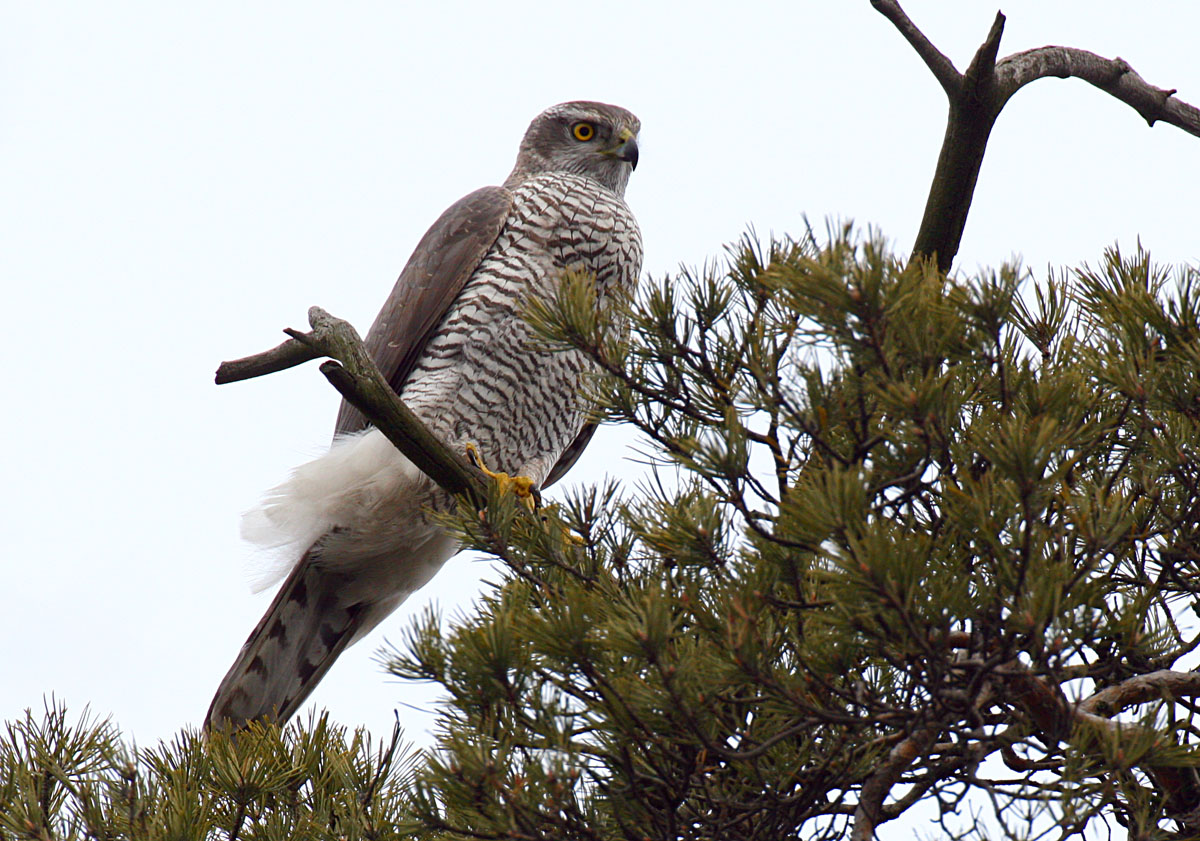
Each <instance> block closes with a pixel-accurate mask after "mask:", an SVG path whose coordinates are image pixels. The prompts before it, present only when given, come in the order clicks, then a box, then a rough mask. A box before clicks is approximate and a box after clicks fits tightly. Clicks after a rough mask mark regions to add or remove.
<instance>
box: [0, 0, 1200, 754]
mask: <svg viewBox="0 0 1200 841" xmlns="http://www.w3.org/2000/svg"><path fill="white" fill-rule="evenodd" d="M904 5H905V8H906V10H907V11H908V12H909V14H910V15H911V16H912V17H913V19H914V20H915V21H916V22H917V24H918V25H919V26H921V27H922V28H923V29H924V31H925V33H926V34H927V35H928V36H929V37H930V38H931V39H932V40H933V41H934V43H935V44H937V45H938V46H939V47H940V48H941V49H942V50H943V51H944V52H946V53H947V54H948V55H949V56H950V58H951V59H952V60H953V61H954V62H955V63H956V64H957V65H958V67H959V68H960V69H963V68H964V67H965V66H966V63H967V62H968V61H969V59H970V56H971V55H972V54H973V53H974V50H975V49H976V47H977V46H978V44H979V42H980V41H981V40H982V38H983V37H984V35H985V34H986V32H987V29H988V27H989V25H990V24H991V20H992V16H993V15H994V13H995V11H996V6H995V4H994V3H993V2H976V0H957V2H949V0H923V1H922V0H908V2H906V3H905V4H904ZM3 10H4V11H3V16H2V19H0V161H2V163H0V278H2V282H3V289H4V293H5V295H4V299H5V303H6V306H7V310H8V314H7V317H6V318H5V319H4V323H5V334H6V341H5V345H6V347H7V349H8V352H7V355H8V358H7V360H6V364H5V376H4V379H3V387H4V394H5V397H4V405H5V407H6V410H5V411H4V412H3V414H2V415H0V424H2V425H3V428H2V430H0V433H2V435H3V439H4V441H5V447H4V451H3V456H2V457H0V458H2V461H0V480H2V481H0V529H2V531H3V541H2V545H3V548H2V549H0V571H2V574H3V577H2V579H0V581H2V584H0V586H2V587H3V592H4V594H5V598H4V604H3V607H2V608H0V638H2V639H3V640H4V651H5V668H4V669H3V678H2V679H0V719H8V718H11V717H13V716H16V715H18V714H20V712H21V711H22V710H23V709H24V708H26V707H30V706H32V707H34V708H39V707H40V706H41V704H42V697H43V695H48V694H49V693H54V694H56V695H57V697H58V698H60V699H63V700H65V701H66V702H67V704H68V705H69V707H70V708H72V709H74V710H76V711H78V710H80V709H81V708H82V707H83V706H84V705H85V704H90V705H91V708H92V710H93V711H94V712H96V713H99V714H102V715H111V716H112V717H113V718H114V720H115V721H116V722H118V723H119V724H120V725H121V726H122V727H124V728H125V730H126V731H127V733H128V734H129V735H130V736H135V737H136V738H137V740H138V742H139V743H140V744H147V743H150V742H152V741H153V740H155V739H157V738H161V737H164V736H169V735H170V734H171V733H173V732H174V731H175V730H177V729H178V728H179V727H181V726H183V725H189V724H190V725H197V724H199V722H200V721H201V720H202V718H203V715H204V712H205V710H206V708H207V706H208V703H209V700H210V698H211V697H212V693H213V691H214V689H215V688H216V686H217V683H218V681H219V680H220V678H221V676H222V675H223V674H224V673H225V670H226V668H227V667H228V666H229V664H230V663H231V662H232V660H233V657H234V655H235V654H236V652H237V650H238V648H239V646H240V645H241V644H242V642H243V640H244V639H245V637H246V635H247V634H248V633H249V631H250V630H251V628H252V627H253V626H254V624H255V622H256V621H257V620H258V618H259V616H260V614H261V613H262V611H263V610H264V609H265V608H266V606H267V604H268V603H269V600H270V594H269V593H262V594H258V595H253V594H252V593H251V592H250V590H249V586H248V582H249V576H248V575H247V571H246V567H247V562H248V561H249V560H250V559H251V553H250V551H249V550H248V548H247V547H246V546H245V545H244V544H243V543H242V542H241V541H240V539H239V537H238V522H239V517H240V514H241V512H242V511H244V510H246V509H247V508H249V507H251V506H252V505H254V504H255V502H256V500H257V499H258V497H259V495H260V494H261V493H262V491H264V490H266V489H267V488H269V487H271V486H272V485H274V484H276V483H277V482H278V481H280V480H281V479H283V478H284V476H285V475H286V473H287V471H288V470H289V469H290V468H291V467H293V466H295V465H296V464H298V463H300V462H302V461H304V460H306V459H308V458H310V457H311V456H313V455H315V454H317V453H319V452H320V451H321V449H322V448H323V447H324V446H326V445H327V443H328V439H329V436H330V434H331V431H332V427H333V420H334V416H335V414H336V409H337V402H338V400H337V395H336V394H335V393H334V392H333V390H332V389H331V388H330V387H329V386H328V385H327V384H326V383H325V381H324V379H323V378H322V377H321V376H320V374H319V373H317V371H316V367H315V365H308V366H305V367H302V368H297V369H294V370H292V371H289V372H286V373H282V374H277V375H274V376H270V377H267V378H265V379H259V380H254V381H250V382H246V383H240V384H235V385H230V386H223V387H220V388H218V387H216V386H214V385H213V384H212V372H213V370H214V369H215V367H216V365H217V363H218V362H219V361H220V360H222V359H228V358H232V357H237V356H243V355H246V354H249V353H253V352H256V351H259V350H263V349H266V348H267V347H269V346H272V345H274V344H275V343H276V342H278V341H279V340H280V338H281V336H280V334H279V331H280V329H281V328H283V327H285V326H296V327H303V326H304V315H305V311H306V309H307V308H308V307H309V306H310V305H312V304H319V305H321V306H323V307H325V308H326V309H329V310H330V311H332V312H333V313H335V314H337V315H340V316H343V317H345V318H348V319H350V320H351V321H353V322H354V323H355V324H357V325H358V326H360V327H361V328H363V329H365V328H366V327H367V326H368V325H369V324H370V322H371V320H372V319H373V317H374V314H375V312H376V310H377V309H378V307H379V305H380V304H381V303H382V302H383V299H384V297H385V296H386V294H387V293H388V291H389V290H390V289H391V286H392V283H393V282H394V280H395V276H396V274H397V273H398V272H399V270H400V268H401V267H402V266H403V264H404V262H405V260H406V259H407V257H408V255H409V253H410V251H411V249H412V247H413V246H414V245H415V244H416V241H417V240H418V239H419V237H420V236H421V234H422V233H424V231H425V229H426V228H427V227H428V225H429V224H430V223H431V222H432V221H433V220H434V219H435V218H436V217H437V215H438V214H439V213H440V212H441V211H442V210H443V209H444V208H445V207H446V206H447V205H449V204H450V203H451V202H453V201H455V200H456V199H458V198H459V197H460V196H462V195H463V194H465V193H467V192H469V191H470V190H473V189H475V188H476V187H479V186H482V185H485V184H495V183H499V182H500V181H501V180H503V178H504V177H505V176H506V175H507V173H508V171H509V169H510V168H511V166H512V162H513V159H514V157H515V153H516V147H517V143H518V141H519V140H520V137H521V135H522V133H523V131H524V129H525V126H526V125H527V124H528V122H529V120H530V119H531V118H532V117H533V116H534V115H536V114H537V113H538V112H539V111H541V110H542V109H543V108H545V107H546V106H549V105H551V104H554V103H556V102H560V101H564V100H569V99H583V98H587V99H598V100H603V101H608V102H614V103H617V104H620V105H623V106H625V107H627V108H629V109H631V110H632V111H634V112H635V113H637V114H638V115H639V116H640V117H641V120H642V125H643V132H642V137H641V144H640V145H641V162H640V165H639V167H638V170H637V172H636V173H635V175H634V177H633V179H632V181H631V183H630V187H629V191H628V194H627V199H628V201H629V204H630V206H631V207H632V208H633V210H634V212H635V213H636V214H637V216H638V218H639V220H640V224H641V227H642V232H643V237H644V240H645V247H646V262H645V269H646V271H647V272H649V273H650V274H653V275H656V276H658V275H662V274H663V273H665V272H670V271H672V270H673V269H675V268H676V267H677V266H679V265H680V264H688V265H697V264H701V263H703V262H704V261H705V260H706V259H709V258H712V257H714V256H716V255H719V254H720V253H721V247H722V245H723V244H724V243H726V242H728V241H731V240H734V239H736V238H738V237H739V236H740V235H741V234H742V233H743V232H745V231H746V230H747V228H748V227H749V226H751V225H753V226H754V228H755V229H756V230H757V231H758V232H759V233H760V234H766V233H767V232H771V231H775V232H788V231H799V230H800V229H801V227H802V217H803V216H804V215H805V214H807V215H808V217H809V218H810V219H812V220H813V221H814V222H815V223H816V224H817V225H818V226H819V227H823V224H824V223H823V220H824V219H825V218H827V217H833V218H852V219H854V220H856V221H857V222H859V223H861V224H863V225H867V224H870V225H873V226H877V227H879V228H880V229H881V230H882V231H883V232H884V233H885V234H886V235H887V236H888V237H889V238H890V239H891V240H892V241H893V243H894V244H895V245H896V247H897V248H898V249H901V250H903V249H907V248H908V247H909V245H910V244H911V242H912V239H913V236H914V234H915V232H916V229H917V225H918V222H919V220H920V214H921V210H922V208H923V206H924V201H925V196H926V193H927V190H928V184H929V179H930V176H931V174H932V171H933V165H934V162H935V160H936V158H937V153H938V147H939V144H940V142H941V137H942V131H943V128H944V116H945V111H946V105H945V100H944V97H943V94H942V92H941V89H940V88H939V87H938V85H937V83H936V82H935V81H934V79H933V77H932V76H931V75H930V74H929V72H928V71H927V70H926V69H925V67H924V65H922V64H921V62H920V61H919V59H918V58H917V57H916V55H915V54H914V53H913V51H912V50H911V48H909V46H908V45H907V43H906V42H905V41H904V40H903V39H902V38H901V37H900V35H899V34H898V33H897V32H896V31H895V30H894V29H893V28H892V26H891V24H889V23H888V22H887V21H886V20H885V19H884V18H883V17H882V16H881V15H879V14H878V13H876V12H875V11H873V9H872V8H871V6H870V3H869V2H868V0H804V2H798V0H792V2H779V3H765V2H753V1H752V0H747V2H741V3H700V2H694V3H691V4H683V3H666V2H662V3H653V2H638V3H628V2H627V3H601V4H596V3H586V4H584V3H579V4H567V3H561V2H554V3H550V2H547V3H519V2H505V3H484V2H477V3H454V2H442V3H429V2H425V3H401V2H379V3H355V2H350V3H339V4H336V6H335V4H327V5H324V6H319V5H315V4H308V3H290V4H282V3H246V2H245V0H238V2H205V3H187V4H184V3H162V2H144V3H129V2H120V0H112V1H111V2H104V3H99V2H96V3H82V2H80V3H60V2H53V0H40V2H37V3H32V2H19V1H18V0H9V2H5V3H3ZM1004 11H1005V12H1006V14H1007V15H1008V26H1007V30H1006V35H1005V38H1004V41H1003V42H1002V46H1001V54H1002V55H1004V54H1009V53H1012V52H1017V51H1019V50H1024V49H1029V48H1032V47H1037V46H1042V45H1045V44H1065V45H1070V46H1076V47H1081V48H1085V49H1089V50H1092V51H1093V52H1097V53H1099V54H1101V55H1105V56H1110V57H1111V56H1115V55H1119V56H1121V57H1123V58H1125V59H1126V60H1128V61H1129V62H1130V63H1131V64H1132V65H1133V67H1134V68H1135V69H1137V70H1138V71H1139V72H1140V73H1141V74H1142V76H1144V77H1145V78H1146V79H1147V80H1148V81H1150V82H1151V83H1153V84H1157V85H1158V86H1160V87H1166V88H1178V90H1179V95H1180V97H1181V98H1183V99H1184V100H1186V101H1189V102H1192V103H1193V104H1197V103H1200V58H1198V57H1197V51H1196V38H1197V33H1200V4H1196V3H1195V2H1184V0H1179V1H1178V2H1155V3H1141V4H1134V3H1129V2H1096V1H1095V0H1089V2H1082V1H1080V2H1058V1H1057V0H1013V2H1008V3H1006V4H1005V6H1004ZM1198 194H1200V139H1196V138H1192V137H1189V136H1187V135H1185V134H1184V133H1182V132H1180V131H1179V130H1177V129H1175V128H1173V127H1171V126H1167V125H1165V124H1164V125H1159V126H1157V127H1155V128H1154V129H1152V130H1151V129H1149V128H1147V126H1146V124H1145V122H1144V121H1142V120H1141V119H1140V118H1139V117H1138V116H1137V114H1136V113H1134V112H1133V111H1132V110H1131V109H1130V108H1128V107H1126V106H1124V105H1123V104H1121V103H1119V102H1117V101H1116V100H1114V99H1112V98H1110V97H1108V96H1106V95H1104V94H1103V93H1101V92H1100V91H1098V90H1096V89H1094V88H1092V87H1090V86H1088V85H1086V84H1084V83H1083V82H1080V81H1077V80H1072V81H1059V80H1056V79H1047V80H1043V81H1040V82H1038V83H1035V84H1034V85H1033V86H1032V87H1030V88H1027V89H1025V90H1024V91H1022V92H1021V93H1020V94H1019V95H1018V96H1017V97H1016V99H1014V100H1013V101H1012V102H1011V103H1010V104H1009V106H1008V107H1007V109H1006V110H1005V112H1004V114H1003V115H1002V116H1001V119H1000V121H999V124H998V126H997V128H996V130H995V133H994V134H993V137H992V141H991V144H990V146H989V149H988V157H987V159H986V160H985V162H984V167H983V172H982V175H981V177H980V180H979V188H978V191H977V193H976V196H975V203H974V206H973V208H972V211H971V216H970V219H969V220H968V223H967V231H966V237H965V239H964V241H963V245H962V250H961V252H960V254H959V263H958V264H959V266H961V267H962V268H963V269H964V270H971V269H973V268H975V267H977V266H980V265H995V264H998V263H999V262H1000V261H1002V260H1005V259H1007V258H1009V257H1011V256H1013V255H1022V256H1023V258H1024V260H1025V263H1026V264H1027V265H1029V266H1031V267H1032V268H1033V270H1034V273H1035V275H1036V276H1039V277H1041V276H1044V274H1045V268H1046V266H1047V265H1054V266H1060V265H1075V264H1078V263H1079V262H1081V261H1084V260H1091V261H1095V260H1097V259H1098V258H1099V257H1100V255H1101V253H1102V251H1103V249H1104V248H1105V247H1106V246H1109V245H1111V244H1113V243H1114V242H1116V241H1119V242H1120V243H1121V244H1122V246H1123V247H1126V248H1133V247H1134V245H1135V243H1136V241H1137V238H1138V237H1139V236H1140V237H1141V240H1142V242H1143V243H1144V244H1145V245H1146V246H1147V247H1149V248H1150V249H1151V251H1152V253H1153V254H1154V255H1155V256H1156V257H1157V259H1159V260H1161V261H1163V262H1167V263H1179V262H1190V263H1192V264H1193V265H1194V264H1196V262H1197V258H1198V257H1200V246H1198V244H1197V237H1196V232H1197V221H1198V220H1197V195H1198ZM628 441H629V437H628V435H623V434H622V433H621V432H620V430H606V431H605V432H604V433H603V434H602V435H601V436H598V437H597V439H596V441H595V442H594V443H593V444H592V447H591V450H590V452H589V454H588V455H587V456H585V460H584V461H583V462H581V464H580V466H579V467H577V468H576V470H575V471H574V472H573V473H572V474H571V475H570V476H568V478H567V480H566V483H567V484H569V483H572V482H575V483H583V482H594V481H597V480H598V479H599V478H601V477H602V476H603V475H604V473H605V471H609V472H615V473H617V474H618V475H621V476H625V477H632V476H635V475H637V473H638V469H637V467H636V466H635V465H632V464H629V463H628V462H627V461H623V460H624V459H626V458H627V457H628V455H629V451H628V448H627V444H628ZM554 495H555V493H554V492H552V493H551V497H553V496H554ZM486 573H487V567H486V565H485V564H482V563H480V562H478V561H476V560H472V559H471V558H469V557H465V556H460V557H458V558H457V559H455V560H453V561H451V562H450V563H449V564H447V566H446V568H445V569H444V570H443V572H442V573H441V575H440V576H439V577H438V578H436V579H435V581H434V582H433V583H432V584H431V585H430V586H429V587H427V588H426V589H425V590H423V591H421V592H420V593H418V594H417V595H415V596H413V597H412V598H410V599H409V601H408V603H407V604H406V605H405V606H404V607H403V608H402V609H401V611H399V612H398V613H397V614H395V615H394V616H393V617H392V618H391V619H389V620H388V621H386V622H384V623H383V625H382V626H381V628H380V629H378V630H376V631H375V632H374V633H373V634H372V635H371V636H369V637H368V638H367V639H366V640H365V641H364V642H361V643H359V644H358V645H357V646H356V647H355V648H353V649H351V650H350V651H349V652H347V654H345V655H344V656H343V657H342V658H341V660H340V661H339V662H338V664H337V665H336V666H335V668H334V669H333V670H332V672H331V673H330V674H329V675H328V676H327V677H326V679H325V681H324V683H323V684H322V685H321V687H320V688H319V689H318V691H317V692H316V693H315V695H314V696H313V698H312V700H311V702H310V704H311V703H315V704H316V705H319V706H323V707H328V708H329V709H330V710H331V712H332V715H333V717H334V718H335V719H336V720H338V721H340V722H342V723H345V724H349V725H356V724H366V725H368V726H370V727H371V728H373V729H375V730H377V731H386V730H387V729H389V728H390V723H391V721H392V720H393V715H394V713H393V710H395V709H397V708H399V710H400V716H401V720H402V722H403V723H404V724H405V726H406V727H407V729H408V731H409V735H410V737H412V738H414V739H416V740H417V741H418V742H421V743H427V742H428V738H429V737H428V734H427V732H426V731H427V729H428V727H429V726H430V724H431V722H432V720H433V719H432V713H431V710H432V704H433V700H432V699H433V698H434V696H435V695H436V692H435V691H434V690H433V689H431V688H430V687H427V686H421V685H415V684H407V683H405V684H402V683H397V682H395V681H391V680H389V679H387V678H386V677H385V676H384V675H383V674H382V673H381V671H380V669H379V667H378V665H377V664H376V663H375V662H374V655H375V652H376V651H377V650H378V649H379V646H380V645H381V643H382V641H383V639H384V638H385V637H390V638H392V639H399V638H400V636H401V631H402V629H403V628H404V627H405V626H406V625H407V624H408V621H409V617H411V616H412V615H413V614H414V613H415V612H418V611H420V610H422V609H423V608H424V607H425V606H426V605H428V604H430V603H431V602H434V603H437V604H439V605H440V606H441V607H442V609H443V610H445V611H446V612H447V613H453V612H454V611H455V610H458V609H462V608H464V607H466V606H467V605H469V604H470V600H471V599H472V597H473V594H474V593H476V592H477V591H478V589H479V587H480V586H481V585H480V581H481V579H482V578H483V577H484V576H485V575H486Z"/></svg>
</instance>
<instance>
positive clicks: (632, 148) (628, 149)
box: [617, 137, 638, 169]
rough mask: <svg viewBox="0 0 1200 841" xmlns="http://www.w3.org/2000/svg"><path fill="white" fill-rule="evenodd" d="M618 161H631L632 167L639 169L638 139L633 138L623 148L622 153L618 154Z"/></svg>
mask: <svg viewBox="0 0 1200 841" xmlns="http://www.w3.org/2000/svg"><path fill="white" fill-rule="evenodd" d="M617 159H618V160H622V161H629V164H630V166H632V167H633V168H634V169H637V162H638V145H637V138H636V137H631V138H629V139H628V140H626V141H625V143H624V144H623V145H622V146H621V151H619V152H617Z"/></svg>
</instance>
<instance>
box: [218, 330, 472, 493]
mask: <svg viewBox="0 0 1200 841" xmlns="http://www.w3.org/2000/svg"><path fill="white" fill-rule="evenodd" d="M308 323H309V325H310V326H311V327H312V328H313V329H312V332H309V333H304V332H301V331H299V330H293V329H291V328H288V329H286V330H284V332H285V333H287V334H288V335H289V336H291V338H290V339H289V340H288V341H286V342H284V343H283V344H281V345H279V346H277V347H274V348H272V349H271V350H268V351H264V352H262V353H258V354H255V355H253V356H247V357H245V358H243V359H237V360H234V361H232V362H222V363H221V365H220V366H219V367H218V368H217V376H216V382H217V384H218V385H221V384H224V383H231V382H237V381H239V380H248V379H252V378H254V377H261V376H264V375H266V374H273V373H275V372H276V371H283V370H285V369H287V368H291V367H294V366H296V365H299V364H301V363H303V362H307V361H309V360H310V359H317V358H319V357H322V356H327V357H330V361H328V362H325V363H323V364H322V365H321V369H320V370H321V373H322V374H324V375H325V378H326V379H327V380H329V382H330V383H331V384H332V385H333V387H334V388H336V389H337V390H338V392H339V393H340V394H341V395H342V397H344V398H345V399H346V401H347V402H348V403H350V404H351V405H353V406H354V407H355V408H356V409H358V410H359V411H360V412H362V413H363V415H365V416H366V418H367V420H368V421H370V422H371V424H372V425H374V426H375V427H376V428H377V429H378V430H379V431H380V432H382V433H383V434H384V435H386V436H387V439H388V440H389V441H391V442H392V444H394V445H395V447H396V449H398V450H399V451H400V452H402V453H404V455H405V456H406V457H407V458H408V459H409V461H411V462H412V463H413V464H415V465H416V466H417V467H418V468H419V469H420V470H421V472H422V473H424V474H425V475H427V476H428V477H429V478H430V479H433V481H435V482H437V483H438V485H439V486H440V487H441V488H442V489H443V490H445V491H447V492H448V493H451V494H455V495H460V494H465V495H466V496H467V497H468V498H469V499H470V500H471V502H472V503H473V504H474V505H475V506H476V507H482V506H483V505H485V504H486V501H487V490H486V485H485V484H484V481H483V478H482V475H481V474H480V472H479V471H478V470H477V469H476V468H475V467H474V466H472V465H471V464H470V463H469V462H468V461H467V460H466V458H465V457H463V456H461V455H459V454H458V453H455V452H453V451H452V450H450V449H449V448H448V447H446V445H444V444H443V443H442V442H441V441H439V440H438V439H437V438H436V437H434V435H433V433H431V432H430V431H429V430H428V429H427V428H426V427H425V425H424V424H423V423H421V421H420V419H419V418H417V416H416V415H414V414H413V413H412V410H411V409H409V408H408V407H407V406H405V405H404V402H403V401H402V400H401V399H400V398H399V397H398V396H397V395H396V392H394V391H393V390H392V388H391V386H390V385H388V382H387V380H386V379H384V376H383V374H381V373H380V371H379V368H378V367H376V365H375V362H374V361H373V360H372V359H371V357H370V355H369V354H368V353H367V350H366V348H365V347H364V346H363V343H362V339H361V338H360V337H359V335H358V332H357V331H356V330H355V329H354V327H353V326H351V324H350V323H349V322H347V321H343V320H342V319H340V318H336V317H334V316H332V315H330V314H329V313H327V312H326V311H325V310H323V309H321V308H320V307H312V308H310V309H309V311H308Z"/></svg>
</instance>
